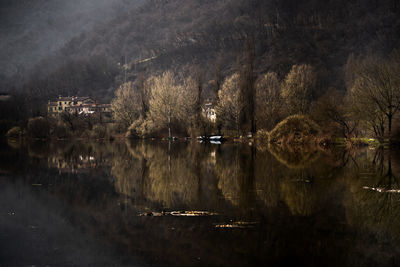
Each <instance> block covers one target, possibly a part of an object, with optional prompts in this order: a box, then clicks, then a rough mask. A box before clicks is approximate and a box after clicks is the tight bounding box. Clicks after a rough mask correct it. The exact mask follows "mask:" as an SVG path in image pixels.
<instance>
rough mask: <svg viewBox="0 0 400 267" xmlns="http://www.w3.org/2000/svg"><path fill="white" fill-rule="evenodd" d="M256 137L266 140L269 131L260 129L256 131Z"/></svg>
mask: <svg viewBox="0 0 400 267" xmlns="http://www.w3.org/2000/svg"><path fill="white" fill-rule="evenodd" d="M256 138H257V139H258V140H261V141H268V138H269V133H268V131H267V130H264V129H261V130H258V131H257V134H256Z"/></svg>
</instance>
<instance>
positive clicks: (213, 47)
mask: <svg viewBox="0 0 400 267" xmlns="http://www.w3.org/2000/svg"><path fill="white" fill-rule="evenodd" d="M76 1H78V0H76ZM18 2H24V1H18ZM36 2H37V4H38V5H39V6H40V5H42V6H43V5H45V4H44V2H42V3H41V1H36ZM53 2H54V3H55V2H57V1H53ZM78 2H79V1H78ZM106 2H107V4H106ZM127 2H129V1H122V0H121V1H118V0H114V1H111V2H108V1H101V2H100V3H99V4H98V5H99V6H102V7H103V8H101V10H107V8H109V7H111V6H113V7H114V8H112V9H111V10H112V11H108V12H106V13H107V14H98V15H99V16H95V17H96V19H94V18H93V19H90V21H83V22H82V25H85V27H77V26H76V25H73V24H72V25H70V26H66V25H64V24H65V23H63V21H61V23H60V25H61V26H59V27H64V29H65V30H67V31H68V32H70V33H72V32H73V33H74V34H69V35H68V34H67V35H62V38H61V39H62V40H59V41H58V42H57V43H58V45H53V46H52V47H51V49H45V50H47V52H48V53H47V54H46V55H45V54H44V53H43V52H37V53H36V54H34V53H30V52H26V51H28V50H33V51H39V50H40V49H39V50H37V49H36V50H35V49H32V47H31V46H29V45H26V46H24V47H22V50H23V51H25V53H26V54H29V55H35V58H34V60H33V59H32V60H28V57H25V58H26V59H27V60H26V63H27V64H26V65H25V64H24V63H25V60H22V61H20V62H21V63H19V64H20V65H21V66H22V67H21V68H18V71H14V72H9V71H4V69H8V66H7V64H9V62H10V60H8V61H7V60H6V61H5V62H2V65H3V66H2V69H3V70H2V72H3V74H2V75H3V76H4V78H2V79H1V80H2V83H1V86H2V88H1V91H3V92H6V93H11V94H12V95H14V98H13V99H14V100H13V101H15V102H17V103H19V104H18V106H19V107H18V109H19V110H18V111H16V110H15V105H10V106H11V107H13V108H11V109H14V110H13V111H12V113H13V114H14V115H13V116H14V117H16V120H20V121H24V120H26V119H27V118H28V117H32V116H37V115H43V113H44V108H45V106H44V104H45V103H46V102H47V100H48V99H49V98H54V97H56V96H58V95H81V96H83V95H89V96H92V97H95V98H97V99H101V100H103V101H111V99H112V98H113V97H114V95H115V92H116V90H117V89H118V88H119V87H120V86H121V85H122V84H123V83H124V82H138V80H141V79H142V77H146V78H147V77H150V76H155V75H161V74H162V73H164V72H166V71H172V72H174V73H179V75H178V76H179V77H178V78H177V79H178V80H181V81H183V80H184V79H185V78H187V77H189V76H190V75H191V73H193V68H194V67H195V68H200V69H202V76H203V78H202V79H203V84H204V89H203V90H202V97H203V98H206V97H214V98H215V97H216V96H217V95H218V93H216V90H217V91H218V90H219V89H220V88H219V87H221V86H222V82H223V81H224V80H225V78H227V77H231V76H232V75H233V74H234V73H235V72H240V71H241V70H240V66H243V65H246V64H245V61H246V58H248V56H249V54H251V57H252V61H251V71H252V73H253V74H254V76H255V77H261V76H263V75H265V74H267V73H274V74H275V75H276V79H277V80H278V81H280V82H283V81H285V80H286V81H287V80H288V77H289V76H288V75H289V74H290V72H291V71H295V70H294V69H293V68H294V66H310V67H311V68H312V72H313V74H312V75H313V76H315V77H314V78H313V87H315V88H314V90H313V92H312V93H313V99H314V100H315V99H318V98H319V97H321V96H323V95H325V94H326V93H327V92H332V91H335V92H339V94H340V93H342V94H344V93H345V91H346V86H348V84H349V82H350V83H352V81H351V79H350V78H349V77H346V71H345V69H346V66H347V67H349V66H350V65H351V64H349V59H350V61H351V60H353V61H355V62H357V61H360V62H363V61H362V60H361V59H364V58H366V57H369V56H374V57H379V58H387V57H388V56H389V55H391V54H392V53H393V51H394V50H395V49H396V48H399V47H400V43H399V41H400V38H399V37H400V36H399V35H400V16H399V14H400V3H399V1H397V0H384V1H376V0H351V1H341V0H339V1H336V0H335V1H329V0H325V1H316V0H300V1H295V0H283V1H274V0H267V1H265V0H250V1H243V0H224V1H220V0H202V1H194V0H147V1H142V2H143V3H142V2H138V3H136V4H137V5H134V4H129V3H127ZM110 3H111V4H110ZM96 4H97V2H96ZM21 5H22V4H21ZM55 6H56V4H55ZM94 6H96V5H95V4H92V6H90V5H88V6H87V10H86V11H85V10H84V11H82V12H83V13H84V12H87V13H86V14H89V15H90V14H92V13H96V12H97V11H96V10H97V9H96V8H94V9H93V7H94ZM99 6H97V7H99ZM104 7H105V9H104ZM12 8H14V9H16V8H18V5H17V4H16V5H14V6H12ZM99 9H100V8H99ZM31 10H35V9H31ZM63 10H65V9H63ZM2 12H4V10H2ZM32 12H33V11H32ZM103 12H104V11H103ZM51 14H54V13H52V12H48V13H45V14H41V15H40V18H41V20H42V21H46V20H54V21H59V20H58V18H59V17H58V16H57V17H52V16H54V15H51ZM27 16H34V14H27V15H25V14H24V15H22V16H21V17H27ZM89 17H91V16H89ZM59 22H60V21H59ZM67 22H71V21H69V20H67ZM56 24H57V25H58V23H56ZM46 29H48V28H46V27H44V29H43V31H44V32H46ZM77 29H79V30H77ZM28 31H29V29H28ZM35 31H36V32H43V31H42V30H40V31H39V30H38V29H32V30H30V33H31V34H35V33H36V32H35ZM15 32H17V33H18V31H15ZM3 34H4V33H3ZM5 34H7V33H5ZM20 36H24V35H22V33H21V35H20ZM20 36H19V37H20ZM39 36H40V35H39ZM68 38H70V39H69V40H67V39H68ZM16 40H17V42H19V41H18V40H23V39H16ZM10 43H11V41H10ZM20 43H22V42H21V41H20ZM2 44H3V42H2ZM10 49H11V50H12V49H14V50H13V51H14V54H15V53H16V52H15V51H17V52H18V50H15V49H17V48H15V47H10V44H8V47H3V48H2V50H3V53H4V54H7V55H9V56H10V57H13V58H12V60H15V61H18V60H16V56H13V55H14V54H13V53H10V51H11V50H10ZM41 49H42V50H40V51H43V49H44V48H43V46H42V47H41ZM22 55H24V54H22ZM39 55H40V56H39ZM33 62H34V63H33ZM28 63H29V64H28ZM350 63H351V62H350ZM364 63H365V62H364ZM361 65H362V64H361ZM358 69H359V68H358ZM242 71H245V70H242ZM347 74H349V72H348V73H347ZM192 76H193V75H192ZM347 76H349V75H347ZM138 78H139V79H138ZM274 79H275V78H274ZM216 84H217V85H216ZM216 87H218V88H217V89H216ZM309 104H310V103H309ZM310 105H311V104H310ZM16 112H19V113H21V114H20V115H15V113H16ZM2 114H8V112H7V111H5V112H2ZM2 116H5V115H2ZM2 119H7V118H2ZM251 128H254V127H253V126H251Z"/></svg>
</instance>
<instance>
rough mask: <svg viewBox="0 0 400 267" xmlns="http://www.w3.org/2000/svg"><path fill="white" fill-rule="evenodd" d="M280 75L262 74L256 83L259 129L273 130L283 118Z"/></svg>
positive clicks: (256, 109) (257, 122) (256, 110)
mask: <svg viewBox="0 0 400 267" xmlns="http://www.w3.org/2000/svg"><path fill="white" fill-rule="evenodd" d="M280 91H281V86H280V81H279V79H278V76H277V74H276V73H274V72H269V73H267V74H265V75H262V76H261V77H260V78H259V79H258V80H257V83H256V100H255V105H256V108H255V112H256V124H257V128H258V129H266V130H271V129H273V128H274V127H275V125H276V124H277V123H278V122H279V121H280V120H281V119H282V114H283V101H282V97H281V92H280Z"/></svg>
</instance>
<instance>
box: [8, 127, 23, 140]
mask: <svg viewBox="0 0 400 267" xmlns="http://www.w3.org/2000/svg"><path fill="white" fill-rule="evenodd" d="M21 134H22V130H21V128H20V127H18V126H14V127H12V128H11V129H10V130H8V132H7V134H6V136H7V137H9V138H19V137H21Z"/></svg>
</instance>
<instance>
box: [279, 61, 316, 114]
mask: <svg viewBox="0 0 400 267" xmlns="http://www.w3.org/2000/svg"><path fill="white" fill-rule="evenodd" d="M316 82H317V78H316V74H315V72H314V69H313V67H311V66H310V65H294V66H293V67H292V69H291V70H290V72H289V74H288V75H287V76H286V79H285V81H284V82H283V85H282V98H283V99H284V100H285V102H286V105H287V107H288V109H289V113H290V114H292V115H293V114H298V113H299V114H306V113H307V112H308V111H309V109H310V103H311V101H312V100H313V98H314V94H315V88H316Z"/></svg>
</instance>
